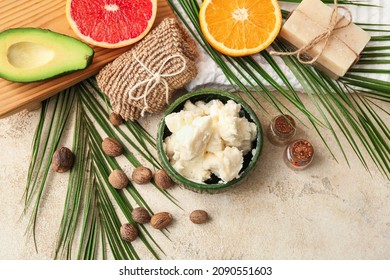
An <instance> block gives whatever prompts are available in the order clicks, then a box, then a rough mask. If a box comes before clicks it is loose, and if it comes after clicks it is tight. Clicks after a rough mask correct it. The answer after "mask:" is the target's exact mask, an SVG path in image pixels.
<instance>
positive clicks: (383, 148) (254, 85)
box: [168, 0, 390, 178]
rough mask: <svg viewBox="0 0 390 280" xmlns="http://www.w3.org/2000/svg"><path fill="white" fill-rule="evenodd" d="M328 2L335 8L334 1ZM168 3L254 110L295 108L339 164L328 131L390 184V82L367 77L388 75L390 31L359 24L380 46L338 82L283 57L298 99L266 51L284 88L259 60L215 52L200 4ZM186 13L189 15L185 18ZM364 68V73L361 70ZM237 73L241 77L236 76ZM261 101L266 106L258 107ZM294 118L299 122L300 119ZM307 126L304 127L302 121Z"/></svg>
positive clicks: (294, 0)
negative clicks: (387, 118) (383, 118)
mask: <svg viewBox="0 0 390 280" xmlns="http://www.w3.org/2000/svg"><path fill="white" fill-rule="evenodd" d="M281 2H291V3H299V2H301V1H300V0H290V1H281ZM324 2H326V3H333V0H328V1H324ZM338 2H339V4H345V5H356V6H366V7H369V8H378V7H377V6H375V5H371V4H367V3H364V2H363V1H338ZM168 3H169V4H170V6H171V7H172V9H173V10H174V11H175V13H176V15H177V16H178V17H179V18H180V20H181V21H182V22H183V24H184V25H185V26H186V27H187V29H188V30H189V32H190V33H191V34H192V35H193V36H194V38H195V39H196V40H197V42H198V43H199V45H200V46H201V47H202V48H203V49H204V50H205V52H206V53H208V54H209V55H210V57H211V58H212V59H213V60H214V61H215V62H216V63H217V65H218V66H220V67H221V69H222V71H223V72H224V74H225V76H226V77H227V80H228V81H229V82H230V83H231V84H232V86H233V87H234V88H236V89H239V90H241V91H242V92H243V93H245V94H247V95H248V97H249V98H250V99H251V100H252V101H254V105H256V106H257V107H260V108H264V107H263V106H262V105H261V103H263V102H262V101H264V102H267V103H269V104H271V105H272V106H273V107H274V108H275V109H276V110H277V111H279V112H282V113H284V112H289V113H292V112H291V110H289V109H287V104H289V105H292V106H293V107H294V108H295V111H298V112H300V113H303V115H304V116H306V118H307V119H308V120H309V122H310V123H311V125H312V126H313V128H314V129H315V130H316V131H317V133H318V135H319V137H320V138H321V139H322V141H323V143H324V145H325V146H326V147H327V148H328V150H329V151H330V153H331V154H332V155H333V157H334V158H335V159H337V158H336V156H335V151H334V148H331V147H329V145H328V144H327V142H326V139H325V137H324V136H323V131H324V130H325V131H330V132H331V134H332V135H333V137H334V139H335V141H336V143H337V145H338V148H339V150H340V151H341V154H342V155H343V157H344V159H345V160H346V161H347V162H348V159H347V156H346V152H345V151H344V148H343V146H342V144H341V143H342V141H341V137H343V138H345V139H347V142H348V143H349V144H350V146H351V147H352V149H353V150H354V152H355V153H356V156H357V157H358V158H359V159H360V161H361V162H362V164H363V165H364V166H365V167H366V168H367V169H368V163H367V162H366V160H365V157H364V155H363V153H362V152H361V151H360V146H361V145H362V146H363V147H364V149H365V150H366V152H367V153H368V154H369V156H370V157H371V159H372V161H373V162H374V163H375V164H376V166H377V167H378V169H379V170H380V171H381V172H382V174H383V175H384V176H385V177H387V178H389V176H390V167H389V158H390V155H389V144H388V143H389V141H390V138H389V134H388V131H389V129H388V127H387V124H386V122H384V121H381V119H380V117H379V115H378V114H377V112H376V110H378V109H379V110H381V111H384V112H385V113H387V114H389V113H388V109H386V108H385V107H384V106H381V105H380V104H379V103H378V102H389V101H390V83H389V82H387V81H386V80H380V79H376V78H369V77H365V76H364V75H365V74H385V75H388V74H389V70H388V69H387V68H385V69H381V68H379V67H377V66H378V65H387V64H388V63H389V61H388V60H384V58H385V57H389V55H390V52H389V50H390V38H389V36H388V35H387V34H388V32H389V31H390V30H388V26H389V25H386V24H378V25H376V24H366V23H360V24H361V25H362V26H363V27H365V28H366V30H367V31H370V32H375V34H373V36H372V42H375V46H374V45H369V46H368V47H367V48H366V49H365V50H364V52H363V53H362V60H361V61H360V62H359V63H358V64H357V65H355V66H354V67H353V68H352V69H351V70H350V71H349V72H348V73H347V75H345V76H344V77H342V78H340V79H339V80H338V81H334V80H331V79H329V78H328V77H327V76H325V75H323V74H322V73H321V72H319V71H316V70H315V69H313V68H312V67H310V66H306V65H303V64H300V63H299V62H298V61H297V60H296V59H295V58H294V57H285V56H283V57H282V59H283V61H284V63H285V64H286V65H287V66H288V68H289V69H290V70H291V71H292V73H293V74H294V76H295V78H296V79H297V80H298V81H299V83H300V84H301V86H302V88H303V90H304V93H298V92H296V90H295V89H294V88H293V87H292V86H291V84H290V83H289V81H288V79H287V78H286V76H285V74H284V73H283V72H282V70H281V69H280V67H279V65H278V64H277V63H276V61H275V60H274V58H273V57H272V56H271V55H270V54H269V53H268V51H267V50H265V51H263V52H261V53H260V55H261V56H263V57H264V58H265V60H266V61H267V63H268V64H269V65H270V66H271V67H272V69H273V71H274V72H275V73H276V74H277V77H278V78H280V80H281V81H282V82H283V85H279V84H278V82H277V81H275V80H274V79H273V78H272V77H271V75H270V74H269V73H267V72H266V71H265V70H264V69H263V67H262V66H261V65H260V64H259V63H257V62H256V61H255V60H254V59H253V57H254V56H253V57H244V58H240V57H238V58H236V57H234V58H233V57H228V56H224V55H221V54H219V53H218V52H217V51H215V50H214V49H213V48H212V47H211V46H210V45H209V44H208V43H207V41H206V40H205V38H204V37H203V35H202V32H201V29H200V25H199V20H198V13H199V6H198V2H197V1H196V0H183V1H177V4H176V3H175V2H174V1H172V0H168ZM182 10H183V11H184V14H183V13H182V12H181V11H182ZM289 13H290V11H282V14H283V16H284V17H286V16H287V15H288V14H289ZM377 32H382V34H385V35H377V34H376V33H377ZM273 48H274V49H276V50H277V51H287V50H288V48H287V46H286V45H284V44H283V43H282V42H280V41H278V40H276V41H275V42H274V43H273ZM378 61H379V63H378ZM362 65H364V66H365V67H364V68H362V67H361V66H362ZM368 66H371V67H368ZM233 70H235V71H236V73H238V75H236V74H234V72H233ZM263 81H265V82H266V83H267V84H265V83H264V82H263ZM275 91H276V92H277V93H278V96H277V97H276V96H275V93H274V92H275ZM301 94H306V95H308V96H309V99H310V101H311V103H312V104H313V105H314V107H315V109H316V110H315V112H310V111H309V110H308V109H307V106H306V105H305V104H304V103H303V101H302V100H301V98H300V95H301ZM256 96H257V97H258V98H260V99H261V100H262V101H259V99H258V98H256ZM293 115H295V116H296V114H293ZM317 115H319V117H317ZM302 123H304V122H303V121H302ZM335 127H338V128H339V129H340V130H341V135H338V134H337V133H336V129H335ZM339 134H340V133H339Z"/></svg>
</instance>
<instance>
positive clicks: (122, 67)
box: [96, 18, 199, 120]
mask: <svg viewBox="0 0 390 280" xmlns="http://www.w3.org/2000/svg"><path fill="white" fill-rule="evenodd" d="M198 56H199V53H198V50H197V47H196V44H195V41H194V40H193V39H192V38H191V37H190V35H189V34H188V33H187V31H186V30H185V29H184V28H183V27H182V26H181V25H180V23H179V22H178V21H177V20H176V19H174V18H166V19H164V20H163V21H162V22H161V23H160V24H159V25H158V26H156V27H155V28H153V29H152V30H151V31H150V32H149V33H148V34H147V35H146V36H145V37H144V38H143V39H142V40H141V41H139V42H138V43H136V44H135V45H133V46H132V48H131V49H130V50H129V51H127V52H125V53H123V54H121V55H120V56H119V57H117V58H116V59H115V60H114V61H112V62H111V63H109V64H107V65H106V66H105V67H104V68H103V69H102V70H100V72H99V73H98V74H97V76H96V81H97V85H98V87H99V88H100V90H101V91H102V92H103V93H104V94H106V95H107V96H108V97H109V101H110V103H111V106H112V109H113V111H114V112H115V113H117V114H119V115H120V116H121V117H122V118H123V119H124V120H136V119H138V118H140V117H141V116H143V115H144V114H145V113H157V112H161V111H163V110H164V109H165V108H166V105H167V103H168V101H169V99H170V98H171V97H172V95H173V93H174V91H175V90H178V89H181V88H183V87H184V86H185V85H186V84H187V83H189V82H190V81H191V80H193V79H194V78H195V77H196V75H197V73H198V71H197V67H196V60H197V58H198Z"/></svg>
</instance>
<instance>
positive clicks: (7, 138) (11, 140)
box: [0, 0, 390, 260]
mask: <svg viewBox="0 0 390 280" xmlns="http://www.w3.org/2000/svg"><path fill="white" fill-rule="evenodd" d="M370 2H373V3H380V4H385V2H388V1H384V0H378V1H377V0H375V1H374V0H372V1H370ZM386 5H387V6H386V7H387V8H388V7H389V4H388V3H386ZM369 11H370V13H366V14H364V13H361V14H359V19H360V18H361V20H359V21H364V20H365V17H370V18H381V19H382V18H383V19H384V20H387V18H388V17H385V16H384V13H385V9H382V10H380V11H378V9H372V10H369ZM371 11H372V13H371ZM375 13H376V14H375ZM202 65H203V69H204V71H202V73H201V75H200V76H199V78H198V79H197V80H196V81H195V83H194V84H193V86H197V85H199V83H215V82H217V83H222V84H223V83H224V82H225V80H224V78H223V77H222V76H221V74H220V72H218V71H216V69H215V68H214V67H211V66H210V62H208V61H206V60H205V61H202V63H201V64H200V67H202ZM287 72H288V71H287ZM385 78H386V77H385ZM202 79H203V80H202ZM387 79H390V76H389V77H387ZM294 86H297V85H296V83H294ZM302 99H303V101H304V102H305V103H306V104H308V103H310V101H309V98H308V97H307V96H305V95H302ZM382 105H383V106H384V108H388V103H387V104H382ZM386 106H387V107H386ZM308 108H309V110H310V111H313V112H315V108H314V107H313V105H308ZM378 111H380V110H378ZM269 112H270V115H265V114H260V113H259V118H260V120H261V122H262V125H263V130H264V128H265V126H266V125H267V123H268V120H269V119H271V118H272V116H273V115H276V112H274V111H272V110H270V111H269ZM298 115H299V116H302V115H301V114H298ZM381 116H382V117H383V120H384V123H386V124H389V123H390V117H389V115H386V114H385V113H383V112H382V113H381ZM160 118H161V115H155V116H153V117H146V118H144V119H142V120H141V122H142V124H143V125H144V127H145V128H146V129H147V130H148V131H149V132H150V133H151V134H152V135H156V129H157V123H158V121H159V119H160ZM38 120H39V111H34V112H26V111H23V112H21V113H18V114H16V115H13V116H11V117H8V118H5V119H0V147H1V152H0V190H1V195H0V259H1V260H6V259H11V260H15V259H27V260H30V259H52V258H53V256H54V248H55V244H56V236H57V233H58V228H59V225H60V222H61V215H62V211H63V207H64V200H65V196H66V187H67V178H68V174H50V175H49V180H48V184H47V186H46V188H45V191H44V192H43V194H42V195H43V196H42V204H41V207H40V208H39V212H38V219H37V221H38V222H37V227H36V240H37V248H38V252H36V251H35V248H34V243H33V239H32V236H31V231H27V232H26V229H27V227H28V222H29V217H30V216H29V213H27V215H24V213H23V209H24V199H23V193H24V190H25V182H26V176H27V172H28V166H29V159H30V156H31V143H32V139H33V136H34V132H35V129H36V126H37V124H38ZM303 121H304V122H305V124H306V125H308V127H303V125H302V124H301V123H299V122H298V128H297V135H296V137H302V138H306V139H308V140H310V142H311V143H312V144H313V145H314V147H315V149H316V154H315V157H314V160H313V163H312V165H311V166H310V167H309V168H307V169H305V170H302V171H293V170H291V169H289V168H287V166H286V165H285V164H284V162H283V160H282V152H283V148H282V147H277V146H273V145H272V144H270V142H269V141H268V140H267V139H266V138H265V139H264V146H263V152H262V155H261V156H260V160H259V162H258V164H257V165H256V167H255V170H254V171H253V173H252V174H251V175H250V176H249V178H248V179H247V180H245V181H244V182H242V183H241V184H240V185H238V186H237V187H236V188H234V189H231V190H229V191H228V192H225V193H220V194H214V195H209V194H198V193H194V192H191V191H189V190H186V189H183V188H180V187H178V186H175V187H173V188H171V189H169V190H168V191H169V193H170V194H172V195H173V196H174V197H175V198H176V199H177V200H178V203H179V205H180V207H181V208H182V209H180V208H179V207H177V206H175V205H174V204H173V203H171V202H170V201H169V200H168V199H167V198H166V197H165V196H163V195H162V194H161V192H159V191H158V190H157V189H156V188H152V187H151V188H148V187H147V185H145V186H139V187H137V190H138V191H139V192H140V194H141V195H142V196H143V197H144V199H145V200H146V201H147V203H148V204H149V205H150V206H151V207H152V210H153V211H154V212H161V211H166V212H169V213H171V214H172V215H173V216H174V222H173V223H172V225H170V227H169V233H168V237H169V239H168V238H167V237H166V236H165V235H164V234H163V233H161V232H160V231H152V228H151V226H150V225H146V227H147V228H148V229H150V231H151V232H152V234H153V237H154V238H155V240H156V242H157V243H158V244H159V245H160V246H161V248H162V249H163V250H164V252H165V253H166V255H163V254H160V257H161V258H163V259H176V260H178V259H390V203H389V200H390V181H388V180H387V179H385V178H384V177H383V176H382V175H381V174H380V172H379V171H378V170H377V169H376V168H375V167H374V166H373V164H372V163H371V162H370V161H368V163H369V167H370V170H371V173H369V172H367V171H366V170H365V168H364V167H363V166H362V164H361V163H360V161H359V159H358V158H357V157H356V156H355V154H354V152H353V151H352V149H350V148H349V146H348V143H347V142H346V141H345V140H344V139H343V138H341V142H342V144H343V147H345V150H346V155H347V157H348V160H349V165H348V164H347V163H346V161H345V160H344V159H343V157H342V155H341V153H340V150H339V149H338V148H337V143H336V142H335V140H334V138H333V136H332V135H331V133H330V132H328V131H323V133H324V138H325V139H326V142H327V143H328V144H329V147H331V148H332V151H333V152H334V153H335V155H336V156H337V160H338V162H336V161H335V159H334V158H333V157H332V155H331V154H330V152H329V151H328V150H327V148H326V147H325V145H324V144H323V143H322V141H321V139H320V138H319V137H318V135H317V133H316V132H315V131H314V129H313V128H312V127H311V126H310V124H308V123H307V121H306V120H304V119H303ZM72 127H73V126H72V124H70V125H69V126H68V127H67V130H66V131H65V138H64V141H63V142H64V143H62V144H63V145H67V146H71V138H72ZM336 132H337V133H339V131H337V130H336ZM338 135H339V134H338ZM359 147H360V148H361V151H362V152H363V155H364V156H366V157H367V154H366V153H365V152H364V149H363V147H362V145H359ZM119 160H122V159H119ZM120 163H121V167H122V169H123V170H124V171H125V173H126V174H127V175H128V176H129V177H130V176H131V174H132V170H133V167H132V166H131V164H130V163H129V162H128V161H126V160H122V161H121V162H120ZM141 164H143V165H145V166H148V163H147V162H146V161H142V160H141ZM154 171H155V170H154ZM134 206H136V205H134ZM116 209H117V210H119V209H118V207H116ZM196 209H204V210H205V211H207V212H208V214H209V216H210V220H209V221H208V222H207V223H205V224H203V225H196V224H193V223H192V222H191V221H190V220H189V219H188V215H189V213H191V212H192V211H193V210H196ZM122 219H123V220H121V222H126V221H125V219H124V218H123V217H122ZM133 245H134V246H135V248H136V250H137V252H138V253H139V255H140V257H141V258H143V259H153V256H151V255H150V253H148V251H147V250H146V249H145V248H144V247H143V246H142V243H141V241H140V239H138V240H136V241H134V242H133Z"/></svg>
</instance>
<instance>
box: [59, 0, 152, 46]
mask: <svg viewBox="0 0 390 280" xmlns="http://www.w3.org/2000/svg"><path fill="white" fill-rule="evenodd" d="M156 13H157V0H67V2H66V17H67V19H68V22H69V24H70V26H71V28H72V29H73V31H74V32H75V33H76V35H77V36H78V37H79V38H80V39H81V40H83V41H85V42H87V43H89V44H91V45H94V46H99V47H103V48H120V47H124V46H128V45H131V44H133V43H135V42H137V41H139V40H141V39H142V38H143V37H144V36H145V35H146V34H147V33H148V32H149V31H150V29H151V28H152V25H153V23H154V20H155V19H156Z"/></svg>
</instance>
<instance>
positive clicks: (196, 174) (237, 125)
mask: <svg viewBox="0 0 390 280" xmlns="http://www.w3.org/2000/svg"><path fill="white" fill-rule="evenodd" d="M240 110H241V105H240V104H237V103H236V102H234V101H232V100H229V101H228V102H227V103H226V104H224V103H222V102H221V101H220V100H211V101H210V102H208V103H205V102H203V101H198V102H196V103H192V102H191V101H187V102H186V103H185V104H184V107H183V110H181V111H180V112H177V113H172V114H169V115H168V116H166V117H165V123H166V126H167V127H168V129H169V130H170V132H172V134H171V135H170V136H168V137H167V138H165V140H164V147H165V152H166V154H167V156H168V158H169V160H170V163H171V164H172V166H173V167H174V168H175V170H176V171H177V172H179V173H180V174H181V175H182V176H184V177H185V178H187V179H189V180H192V181H195V182H205V181H207V180H208V179H210V177H211V175H212V174H214V175H216V176H217V177H219V178H220V179H221V180H222V181H223V182H229V181H231V180H233V179H235V178H237V177H238V176H239V173H240V170H241V169H242V165H243V161H244V155H245V154H247V153H248V152H249V151H251V148H252V142H253V141H254V140H255V138H256V134H257V127H256V125H255V124H254V123H252V122H249V121H248V120H247V119H246V118H244V117H240V115H239V113H240Z"/></svg>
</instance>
